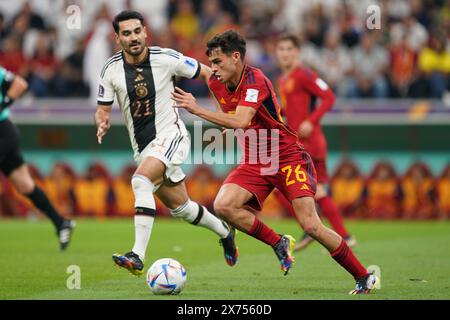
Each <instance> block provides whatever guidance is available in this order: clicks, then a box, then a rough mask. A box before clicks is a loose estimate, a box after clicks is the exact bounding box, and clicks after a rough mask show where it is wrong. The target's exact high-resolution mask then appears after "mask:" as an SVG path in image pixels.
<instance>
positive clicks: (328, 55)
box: [317, 30, 352, 95]
mask: <svg viewBox="0 0 450 320" xmlns="http://www.w3.org/2000/svg"><path fill="white" fill-rule="evenodd" d="M318 61H319V63H318V64H317V70H318V72H319V74H320V75H321V77H322V78H323V79H324V80H325V82H326V83H328V85H330V87H331V88H332V89H333V91H335V92H337V93H338V95H344V94H345V92H344V90H345V87H344V86H343V85H342V84H343V83H344V82H345V80H346V78H347V76H348V75H349V73H350V71H351V69H352V62H351V59H350V55H349V52H348V51H347V49H345V47H344V46H342V45H341V36H340V34H339V33H338V32H337V31H333V30H329V31H328V32H327V34H326V35H325V45H324V47H323V48H322V49H321V50H320V51H319V53H318Z"/></svg>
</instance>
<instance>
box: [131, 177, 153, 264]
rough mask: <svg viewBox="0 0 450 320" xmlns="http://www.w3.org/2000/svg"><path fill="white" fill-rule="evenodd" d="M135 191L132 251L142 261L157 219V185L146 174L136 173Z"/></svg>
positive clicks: (132, 181) (134, 180) (132, 182)
mask: <svg viewBox="0 0 450 320" xmlns="http://www.w3.org/2000/svg"><path fill="white" fill-rule="evenodd" d="M131 186H132V187H133V193H134V198H135V201H134V206H135V208H136V215H135V216H134V229H135V240H134V246H133V249H132V251H133V252H134V253H136V254H137V255H138V256H139V258H141V260H142V262H144V260H145V253H146V250H147V245H148V241H149V240H150V235H151V234H152V228H153V221H154V220H155V208H156V204H155V198H154V197H153V189H154V188H155V186H154V185H153V183H152V182H151V181H150V180H149V179H148V178H147V177H145V176H143V175H138V174H135V175H134V176H133V178H132V179H131Z"/></svg>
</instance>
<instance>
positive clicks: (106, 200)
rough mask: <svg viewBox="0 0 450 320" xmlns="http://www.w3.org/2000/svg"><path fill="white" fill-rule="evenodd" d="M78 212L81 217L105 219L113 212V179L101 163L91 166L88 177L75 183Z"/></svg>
mask: <svg viewBox="0 0 450 320" xmlns="http://www.w3.org/2000/svg"><path fill="white" fill-rule="evenodd" d="M74 194H75V199H76V211H77V213H78V214H79V215H82V216H88V217H96V218H104V217H106V216H108V215H110V214H112V211H113V194H112V189H111V177H110V176H109V174H108V171H107V169H106V168H105V167H104V166H103V165H102V164H99V163H93V164H91V165H90V166H89V168H88V170H87V173H86V176H85V177H84V178H79V179H77V181H76V182H75V186H74Z"/></svg>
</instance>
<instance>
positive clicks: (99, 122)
mask: <svg viewBox="0 0 450 320" xmlns="http://www.w3.org/2000/svg"><path fill="white" fill-rule="evenodd" d="M111 109H112V107H111V106H110V105H109V106H104V105H98V106H97V111H96V112H95V117H94V118H95V125H96V126H97V140H98V143H99V144H101V143H102V138H103V136H104V135H105V134H106V133H107V132H108V130H109V128H110V127H111V123H110V121H109V117H110V114H111Z"/></svg>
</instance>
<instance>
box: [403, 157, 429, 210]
mask: <svg viewBox="0 0 450 320" xmlns="http://www.w3.org/2000/svg"><path fill="white" fill-rule="evenodd" d="M401 185H402V193H403V214H404V216H403V217H404V218H406V219H430V218H434V215H435V207H434V202H435V199H436V194H435V192H436V190H435V186H434V179H433V176H432V174H431V171H430V169H429V168H428V166H426V165H425V164H423V163H416V164H413V165H412V166H411V167H410V168H409V169H408V171H407V172H406V173H405V176H404V177H403V181H402V183H401Z"/></svg>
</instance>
